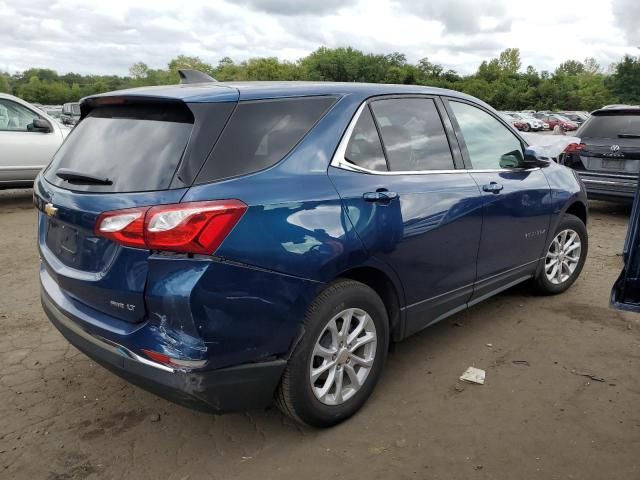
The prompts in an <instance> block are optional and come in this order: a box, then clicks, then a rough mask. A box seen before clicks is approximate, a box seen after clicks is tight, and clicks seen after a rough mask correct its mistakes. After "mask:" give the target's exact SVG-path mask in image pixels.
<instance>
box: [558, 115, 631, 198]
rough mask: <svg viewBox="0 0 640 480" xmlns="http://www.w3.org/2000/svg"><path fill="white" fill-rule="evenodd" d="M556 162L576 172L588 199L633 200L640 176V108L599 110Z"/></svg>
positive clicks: (579, 130)
mask: <svg viewBox="0 0 640 480" xmlns="http://www.w3.org/2000/svg"><path fill="white" fill-rule="evenodd" d="M576 137H579V138H580V141H581V143H580V144H571V145H569V146H568V147H567V149H566V150H565V152H564V153H563V154H562V155H561V156H560V157H559V163H562V164H564V165H566V166H567V167H570V168H573V169H574V170H576V171H577V172H578V173H579V175H580V178H581V179H582V181H583V182H584V184H585V187H586V188H587V194H588V196H589V198H590V199H597V200H628V201H631V200H633V196H634V193H635V191H636V185H637V183H638V174H639V173H640V107H639V106H620V107H615V108H613V107H612V108H602V109H600V110H596V111H595V112H593V113H592V114H591V117H590V118H589V120H587V121H586V122H585V123H584V124H583V125H582V126H581V127H580V128H579V129H578V131H577V132H576Z"/></svg>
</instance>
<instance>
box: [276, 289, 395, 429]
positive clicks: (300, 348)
mask: <svg viewBox="0 0 640 480" xmlns="http://www.w3.org/2000/svg"><path fill="white" fill-rule="evenodd" d="M304 328H305V333H304V336H303V338H302V339H301V340H300V342H299V343H298V345H297V346H296V348H295V350H294V352H293V355H292V356H291V358H290V359H289V363H288V365H287V368H286V369H285V372H284V374H283V376H282V379H281V381H280V385H279V387H278V390H277V392H276V398H275V401H276V405H277V406H278V408H279V409H280V410H281V411H282V412H283V413H284V414H285V415H287V416H289V417H291V418H292V419H294V420H296V421H298V422H301V423H305V424H307V425H311V426H314V427H330V426H332V425H335V424H337V423H340V422H342V421H343V420H346V419H347V418H349V417H350V416H351V415H353V414H354V413H356V412H357V411H358V410H359V409H360V408H361V407H362V405H363V404H364V403H365V402H366V400H367V399H368V398H369V395H371V392H372V391H373V389H374V387H375V385H376V383H377V382H378V379H379V378H380V374H381V373H382V370H383V367H384V363H385V360H386V357H387V351H388V350H389V320H388V316H387V311H386V309H385V306H384V304H383V302H382V300H381V299H380V297H379V296H378V295H377V294H376V292H375V291H374V290H372V289H371V288H370V287H368V286H367V285H365V284H363V283H360V282H356V281H354V280H346V279H345V280H337V281H335V282H334V283H332V284H330V285H329V286H328V287H327V288H325V289H324V290H323V291H322V293H320V294H319V295H318V296H317V297H316V299H315V300H314V301H313V302H312V303H311V305H310V306H309V309H308V310H307V314H306V316H305V319H304ZM356 347H357V348H356ZM367 364H368V365H369V366H366V365H367Z"/></svg>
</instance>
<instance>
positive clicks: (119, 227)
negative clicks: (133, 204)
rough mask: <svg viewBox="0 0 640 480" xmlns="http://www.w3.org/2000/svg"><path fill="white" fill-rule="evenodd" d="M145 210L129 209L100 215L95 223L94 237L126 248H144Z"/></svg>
mask: <svg viewBox="0 0 640 480" xmlns="http://www.w3.org/2000/svg"><path fill="white" fill-rule="evenodd" d="M147 210H148V208H147V207H145V208H129V209H126V210H116V211H114V212H105V213H102V214H100V216H99V217H98V221H97V222H96V230H95V233H96V235H99V236H101V237H106V238H108V239H110V240H113V241H114V242H117V243H119V244H121V245H126V246H127V247H137V248H145V247H146V244H145V241H144V215H145V213H146V211H147Z"/></svg>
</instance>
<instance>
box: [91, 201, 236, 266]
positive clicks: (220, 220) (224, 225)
mask: <svg viewBox="0 0 640 480" xmlns="http://www.w3.org/2000/svg"><path fill="white" fill-rule="evenodd" d="M246 210H247V206H246V205H245V204H244V203H243V202H241V201H240V200H215V201H211V202H187V203H177V204H173V205H158V206H155V207H142V208H131V209H126V210H115V211H112V212H105V213H102V214H101V215H100V216H99V217H98V221H97V222H96V228H95V233H96V235H99V236H101V237H106V238H109V239H111V240H113V241H115V242H117V243H120V244H122V245H126V246H128V247H138V248H148V249H150V250H163V251H171V252H186V253H201V254H205V255H210V254H212V253H213V252H215V250H216V249H217V248H218V247H219V246H220V244H221V243H222V241H223V240H224V239H225V238H226V236H227V235H228V234H229V232H230V231H231V229H232V228H233V227H234V226H235V225H236V224H237V223H238V220H240V218H241V217H242V215H243V214H244V212H245V211H246Z"/></svg>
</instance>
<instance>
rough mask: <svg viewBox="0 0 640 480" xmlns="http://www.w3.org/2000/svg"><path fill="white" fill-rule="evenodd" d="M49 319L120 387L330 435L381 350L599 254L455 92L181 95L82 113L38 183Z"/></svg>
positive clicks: (229, 90) (528, 153)
mask: <svg viewBox="0 0 640 480" xmlns="http://www.w3.org/2000/svg"><path fill="white" fill-rule="evenodd" d="M34 201H35V204H36V206H37V207H38V210H39V214H38V217H39V219H38V222H39V224H38V227H39V228H38V245H39V250H40V255H41V258H42V262H41V268H40V282H41V285H42V292H41V296H42V304H43V307H44V310H45V312H46V313H47V315H48V317H49V318H50V320H51V322H52V323H53V324H54V325H55V326H56V327H57V328H58V329H59V330H60V331H61V332H62V334H63V335H64V336H65V337H66V338H67V339H68V340H69V341H70V342H71V343H72V344H73V345H75V346H76V347H77V348H78V349H80V350H81V351H83V352H84V353H86V354H87V355H88V356H89V357H91V358H93V359H94V360H95V361H96V362H98V363H99V364H101V365H103V366H105V367H106V368H108V369H109V370H111V371H112V372H114V373H116V374H117V375H120V376H121V377H123V378H125V379H127V380H128V381H130V382H132V383H134V384H136V385H138V386H140V387H142V388H144V389H147V390H149V391H151V392H154V393H156V394H158V395H160V396H162V397H165V398H167V399H170V400H172V401H174V402H177V403H179V404H182V405H186V406H189V407H192V408H198V409H202V410H206V411H213V412H227V411H233V410H243V409H249V408H256V407H264V406H267V405H269V404H270V403H271V402H272V401H275V403H276V404H277V405H278V406H279V407H280V408H281V409H282V411H283V412H285V413H286V414H288V415H290V416H291V417H293V418H294V419H296V420H298V421H301V422H304V423H307V424H310V425H314V426H321V427H322V426H330V425H333V424H335V423H337V422H340V421H342V420H344V419H346V418H348V417H349V416H350V415H352V414H354V413H355V412H356V411H357V410H358V409H359V408H360V407H361V406H362V405H363V404H364V403H365V401H366V400H367V398H368V397H369V395H370V394H371V392H372V390H373V388H374V386H375V384H376V383H377V381H378V380H379V378H380V375H381V373H382V369H383V366H384V362H385V358H386V356H387V352H388V350H389V346H390V343H391V342H396V341H399V340H401V339H403V338H405V337H407V336H409V335H411V334H413V333H415V332H417V331H419V330H421V329H423V328H425V327H427V326H429V325H431V324H433V323H435V322H438V321H439V320H442V319H443V318H445V317H447V316H449V315H451V314H453V313H456V312H459V311H461V310H463V309H465V308H467V307H470V306H472V305H474V304H476V303H478V302H480V301H482V300H484V299H486V298H488V297H490V296H492V295H495V294H496V293H498V292H500V291H502V290H505V289H507V288H509V287H511V286H513V285H515V284H518V283H520V282H524V281H527V280H530V284H531V286H532V288H535V289H537V290H538V291H540V292H542V293H546V294H555V293H560V292H562V291H564V290H566V289H567V288H569V286H570V285H571V284H572V283H573V282H574V281H575V280H576V278H577V277H578V275H579V274H580V271H581V269H582V266H583V264H584V261H585V258H586V255H587V242H588V239H587V231H586V227H585V225H586V222H587V200H586V196H585V191H584V188H583V186H582V184H581V182H580V181H579V179H578V178H577V177H576V174H575V173H574V172H573V171H572V170H570V169H567V168H565V167H563V166H560V165H557V164H554V163H552V162H550V161H548V159H546V158H543V157H541V156H540V155H538V154H536V152H535V150H533V149H531V148H529V147H528V145H527V144H526V143H525V141H524V140H523V139H522V138H520V136H519V135H518V133H517V132H516V131H514V130H513V128H512V127H511V126H510V125H508V124H507V123H505V121H504V120H503V119H502V118H501V117H500V115H499V114H498V113H496V112H495V111H494V110H493V109H492V108H490V107H489V106H488V105H486V104H484V103H482V102H481V101H479V100H477V99H475V98H473V97H470V96H468V95H464V94H461V93H457V92H453V91H448V90H441V89H436V88H428V87H422V86H403V85H369V84H352V83H349V84H348V83H344V84H341V83H289V82H284V83H269V82H256V83H217V82H216V83H214V82H206V81H205V82H199V83H189V82H187V83H185V84H181V85H175V86H161V87H149V88H140V89H133V90H126V91H119V92H111V93H106V94H101V95H96V96H92V97H88V98H85V99H84V100H83V101H82V102H81V120H80V121H79V123H78V124H77V126H76V127H75V129H74V130H73V132H72V133H71V134H70V135H69V137H68V139H67V140H66V142H65V143H64V144H63V145H62V147H61V148H60V150H59V151H58V152H57V154H56V155H55V157H54V159H53V161H52V162H51V164H50V166H49V167H48V168H47V169H46V170H45V171H44V172H42V173H41V174H40V175H39V176H38V178H37V179H36V182H35V190H34Z"/></svg>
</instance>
